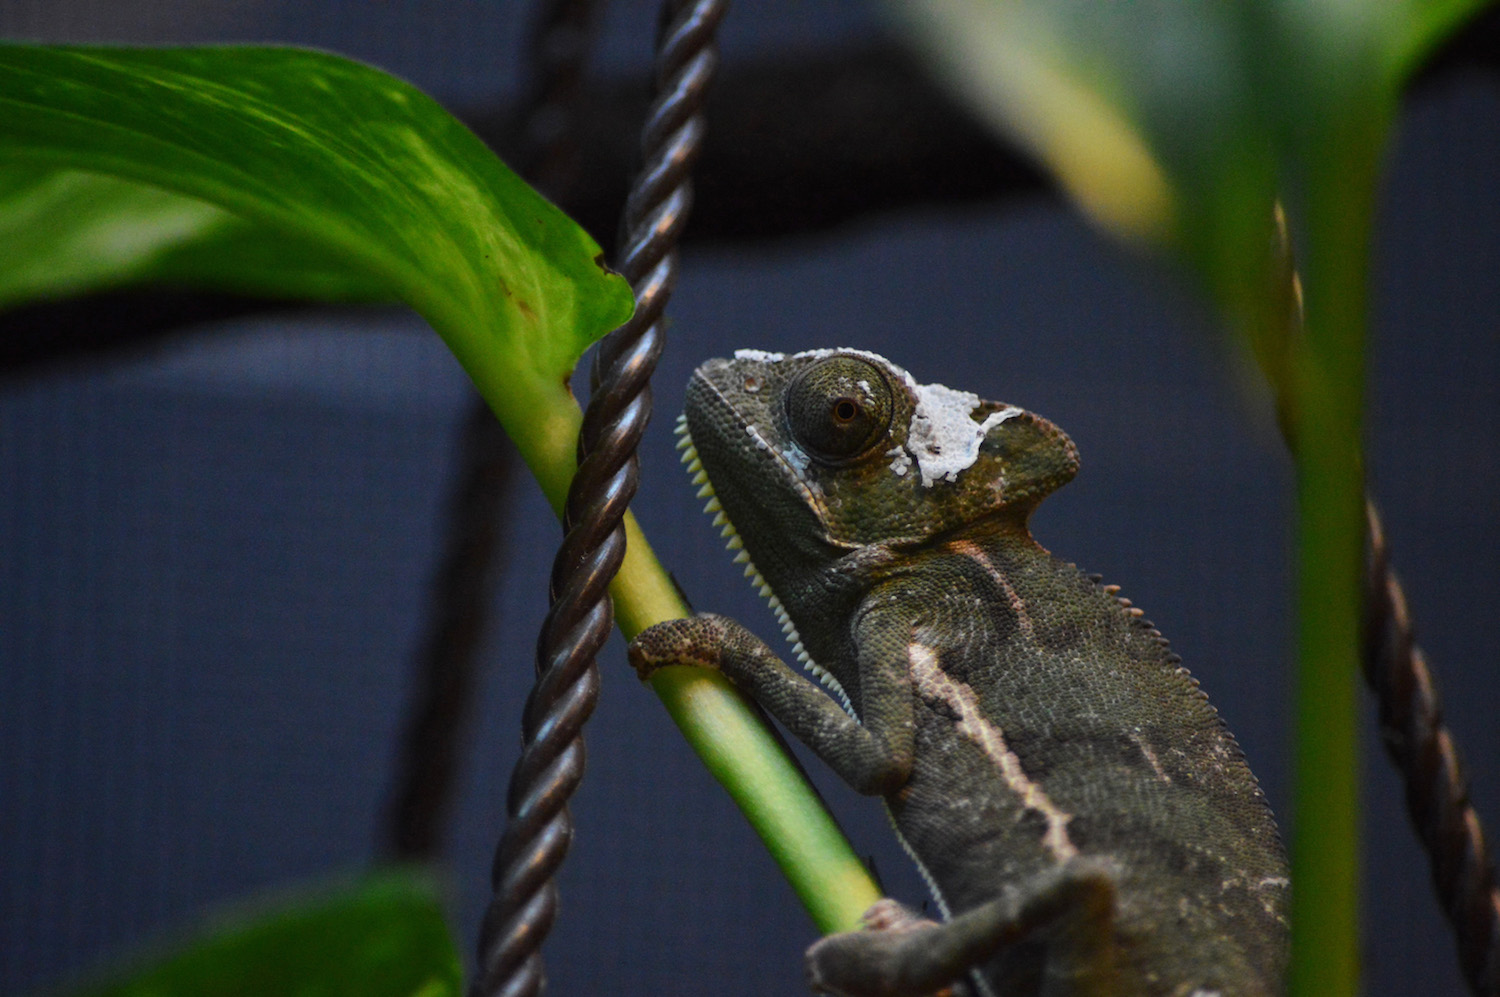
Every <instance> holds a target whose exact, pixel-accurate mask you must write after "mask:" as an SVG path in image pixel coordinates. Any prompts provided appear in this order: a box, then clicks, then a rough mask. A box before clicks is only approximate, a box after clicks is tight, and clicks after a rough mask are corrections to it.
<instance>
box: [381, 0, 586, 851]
mask: <svg viewBox="0 0 1500 997" xmlns="http://www.w3.org/2000/svg"><path fill="white" fill-rule="evenodd" d="M593 9H594V2H593V0H542V2H541V3H539V4H537V6H536V8H535V10H534V11H533V16H532V22H531V25H530V30H529V34H530V44H528V45H527V47H526V53H527V55H528V57H529V64H528V65H527V67H526V68H527V73H526V79H527V93H526V96H525V98H524V99H523V100H522V101H521V107H522V111H521V112H520V128H519V131H520V133H521V136H522V139H521V142H520V150H519V155H518V162H517V163H516V164H514V165H515V166H516V168H517V169H518V171H519V172H520V173H521V174H522V175H524V176H525V177H526V178H527V180H528V181H530V183H531V184H532V186H534V187H537V188H538V189H540V190H541V191H542V192H543V193H544V194H546V195H547V196H548V197H551V198H553V199H554V200H561V199H564V198H565V197H566V196H567V194H568V192H569V190H570V189H571V188H572V187H573V186H575V184H576V181H577V176H578V163H579V159H580V156H579V152H578V141H577V140H578V128H577V121H578V103H579V95H580V91H581V88H582V82H583V62H584V57H585V55H586V53H587V50H588V43H589V37H590V35H591V33H592V22H593ZM457 451H458V459H457V464H458V466H457V468H456V469H455V472H454V475H453V480H452V483H451V485H450V489H451V490H450V492H449V497H448V515H447V518H446V523H447V529H446V532H445V536H444V540H443V552H442V555H441V557H440V558H439V561H438V569H437V573H436V576H435V578H434V580H433V585H432V595H431V598H430V602H429V607H430V608H429V610H428V616H427V621H426V632H425V634H424V636H423V640H422V650H421V652H420V653H419V655H418V657H417V661H416V666H417V667H416V668H415V669H414V672H415V675H414V682H413V685H414V689H413V693H412V700H411V706H410V708H409V713H408V716H407V720H406V727H405V730H404V731H403V734H402V741H401V752H400V755H399V757H398V759H397V764H396V779H395V785H394V789H393V791H392V794H391V799H390V802H389V804H388V805H387V810H386V820H385V829H384V841H383V842H382V851H383V854H384V855H385V857H386V858H388V859H390V860H393V861H398V862H410V861H430V860H433V859H435V858H437V857H438V856H439V855H440V854H441V852H442V846H443V838H444V835H445V834H446V832H447V825H448V817H449V814H450V813H451V811H452V805H453V789H454V786H455V784H456V783H457V779H458V762H459V748H460V746H461V744H462V743H463V741H464V737H465V735H466V734H467V733H468V730H469V725H470V721H471V720H472V712H473V709H472V707H473V704H472V700H473V695H472V692H473V689H474V686H475V684H476V679H477V676H478V673H479V669H480V663H481V661H480V655H481V653H482V651H483V638H484V634H485V631H486V629H487V627H488V624H489V616H490V614H491V612H492V606H491V601H492V599H493V596H494V590H495V581H496V578H497V576H498V574H499V567H500V562H501V559H502V556H503V552H504V545H503V542H502V536H501V533H500V530H499V527H498V517H499V511H500V508H501V505H502V502H503V499H504V496H505V493H506V492H507V491H508V490H509V488H510V485H511V483H512V482H513V481H514V480H515V465H516V453H515V447H514V446H512V445H511V442H510V439H509V437H507V436H506V435H505V430H504V429H502V428H501V426H500V423H499V422H497V421H496V420H495V416H494V413H492V412H491V411H490V409H489V406H488V405H486V404H485V402H484V400H483V399H482V398H479V397H478V396H475V397H474V398H473V399H472V400H471V401H470V403H469V411H468V413H467V414H466V415H465V417H464V423H463V428H462V430H461V433H460V436H459V441H458V447H457Z"/></svg>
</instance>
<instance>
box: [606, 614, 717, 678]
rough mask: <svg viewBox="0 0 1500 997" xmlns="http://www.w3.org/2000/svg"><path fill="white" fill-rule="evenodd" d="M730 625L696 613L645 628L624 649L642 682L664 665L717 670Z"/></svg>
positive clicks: (715, 616)
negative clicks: (691, 666) (695, 614)
mask: <svg viewBox="0 0 1500 997" xmlns="http://www.w3.org/2000/svg"><path fill="white" fill-rule="evenodd" d="M729 624H730V621H729V620H727V619H725V618H724V617H722V616H717V615H715V614H713V613H699V614H698V615H697V616H689V617H687V618H685V619H681V620H668V621H667V622H665V623H658V624H656V625H655V626H652V627H647V628H646V629H645V630H642V631H641V632H640V633H639V634H637V635H636V638H635V640H633V641H631V642H630V646H629V647H628V648H627V649H626V651H627V654H628V655H629V658H630V665H631V667H632V668H634V669H635V673H636V674H637V675H639V676H640V678H641V681H642V682H644V681H646V680H647V679H649V678H650V677H651V676H652V675H654V674H656V673H657V672H658V671H659V670H661V669H663V668H666V667H667V666H668V665H693V666H695V667H698V668H712V669H714V670H716V671H717V670H718V668H719V655H720V651H721V649H722V648H723V646H724V639H725V636H726V635H727V633H728V629H729Z"/></svg>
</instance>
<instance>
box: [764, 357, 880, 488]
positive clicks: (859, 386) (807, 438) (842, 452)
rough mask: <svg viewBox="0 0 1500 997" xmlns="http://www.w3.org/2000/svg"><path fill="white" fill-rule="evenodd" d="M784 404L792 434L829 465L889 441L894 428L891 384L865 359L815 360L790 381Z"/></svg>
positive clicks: (837, 358) (853, 457) (805, 448)
mask: <svg viewBox="0 0 1500 997" xmlns="http://www.w3.org/2000/svg"><path fill="white" fill-rule="evenodd" d="M785 402H786V418H787V425H788V427H789V428H790V430H791V434H792V438H793V439H794V440H796V441H797V443H798V444H799V445H800V446H801V447H802V449H804V450H806V451H807V452H808V453H809V454H810V455H812V456H813V457H816V458H819V459H820V460H823V461H826V462H828V463H839V462H841V461H847V460H853V459H855V458H857V457H860V456H862V455H863V454H864V453H865V452H866V451H868V450H870V449H871V448H872V447H874V446H875V445H876V444H878V443H881V442H884V440H885V438H886V433H887V431H888V430H889V429H890V426H891V412H892V399H891V385H890V382H889V381H888V380H886V374H885V371H883V370H881V369H880V368H879V367H877V366H875V365H874V364H872V363H871V362H870V361H868V360H865V359H863V358H861V357H854V356H833V357H829V358H827V359H826V360H821V361H819V362H817V363H815V364H813V365H812V366H811V367H809V368H807V369H806V370H804V371H803V372H802V373H801V374H798V375H797V376H796V378H794V379H793V380H792V382H791V383H790V384H789V385H787V389H786V398H785Z"/></svg>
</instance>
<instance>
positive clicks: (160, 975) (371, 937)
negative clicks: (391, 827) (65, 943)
mask: <svg viewBox="0 0 1500 997" xmlns="http://www.w3.org/2000/svg"><path fill="white" fill-rule="evenodd" d="M219 921H220V923H219V924H217V925H216V926H215V927H214V928H212V929H211V930H210V931H209V932H208V933H207V934H206V935H205V936H204V937H202V938H200V939H199V940H197V941H196V942H194V943H191V944H190V945H189V946H188V947H186V948H184V949H183V950H182V951H181V952H178V953H176V954H172V955H167V956H164V957H162V958H161V959H160V961H154V962H152V963H149V964H147V965H145V966H143V967H141V968H138V969H136V970H135V971H133V972H126V973H122V974H121V975H120V976H118V977H117V978H115V979H112V980H108V981H105V982H100V983H97V984H92V985H89V986H85V987H81V988H78V989H75V990H70V991H66V994H65V997H137V995H139V997H144V995H147V994H149V995H152V997H174V995H182V997H189V995H193V997H239V995H244V997H251V995H254V997H262V995H267V994H299V995H302V997H316V995H320V994H360V995H362V997H454V995H457V994H458V993H459V992H460V982H461V981H460V968H459V963H458V955H457V953H456V952H455V951H454V947H453V942H452V940H451V939H450V938H449V935H448V927H447V925H446V923H445V922H444V921H443V913H442V908H441V905H440V903H439V899H438V895H437V891H436V889H435V888H434V886H433V884H432V882H431V881H430V880H429V879H427V878H426V877H423V876H420V875H417V874H414V873H405V872H397V873H384V874H381V875H379V876H372V877H370V878H368V879H366V880H365V881H364V882H362V883H360V884H357V885H352V886H345V887H340V888H337V889H325V890H321V891H315V892H310V893H307V894H305V895H302V896H298V897H295V898H284V899H282V900H280V901H278V902H277V903H275V904H274V905H267V906H263V907H262V908H260V909H259V910H256V911H252V910H249V909H246V910H242V911H240V912H238V913H232V914H228V915H225V916H224V917H222V918H220V919H219Z"/></svg>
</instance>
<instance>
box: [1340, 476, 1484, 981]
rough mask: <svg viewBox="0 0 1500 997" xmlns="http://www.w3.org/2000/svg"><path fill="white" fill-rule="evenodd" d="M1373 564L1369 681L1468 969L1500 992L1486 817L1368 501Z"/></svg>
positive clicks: (1368, 599) (1368, 594)
mask: <svg viewBox="0 0 1500 997" xmlns="http://www.w3.org/2000/svg"><path fill="white" fill-rule="evenodd" d="M1365 519H1366V522H1367V529H1368V531H1369V542H1370V559H1369V564H1368V569H1369V570H1368V575H1367V577H1366V589H1365V613H1366V620H1367V622H1366V631H1365V680H1366V681H1367V682H1368V683H1369V685H1370V688H1371V689H1373V690H1374V692H1375V694H1376V697H1377V698H1378V699H1379V701H1380V732H1381V736H1382V739H1383V740H1384V741H1385V748H1386V753H1387V754H1389V755H1390V757H1391V761H1392V763H1393V764H1395V766H1396V768H1397V769H1398V770H1400V772H1401V775H1402V777H1403V780H1404V781H1405V783H1406V809H1407V811H1408V813H1409V814H1410V815H1411V820H1412V824H1413V825H1414V826H1415V827H1416V831H1417V836H1418V837H1419V838H1420V839H1421V841H1422V847H1423V848H1425V849H1426V850H1427V854H1428V857H1429V859H1430V861H1431V863H1432V879H1433V884H1434V886H1435V887H1436V888H1437V894H1438V901H1439V903H1441V904H1442V907H1443V913H1445V914H1446V915H1447V916H1448V921H1449V923H1450V924H1452V925H1453V932H1454V935H1455V937H1456V939H1457V942H1458V959H1459V964H1460V965H1461V966H1462V967H1463V972H1464V978H1465V979H1466V980H1468V983H1469V988H1470V990H1472V991H1473V992H1474V994H1476V995H1477V997H1496V995H1500V889H1497V888H1496V885H1495V867H1494V863H1493V861H1492V859H1491V856H1490V851H1489V846H1488V845H1487V844H1486V842H1485V839H1484V828H1483V827H1482V826H1481V825H1480V823H1479V815H1478V814H1477V813H1475V812H1474V807H1473V805H1472V804H1471V803H1470V802H1469V780H1468V777H1467V776H1466V775H1465V774H1464V769H1463V761H1462V759H1461V758H1460V756H1459V751H1458V747H1457V745H1455V744H1454V742H1453V735H1452V734H1451V733H1450V732H1449V730H1448V727H1447V725H1446V724H1445V723H1444V722H1443V703H1442V698H1441V697H1440V696H1439V694H1438V690H1437V683H1436V682H1435V681H1434V679H1433V675H1432V671H1431V669H1429V668H1428V665H1427V658H1426V656H1425V655H1424V654H1423V653H1422V649H1421V648H1420V647H1418V646H1417V645H1416V643H1415V639H1414V637H1413V627H1412V620H1411V615H1410V613H1408V612H1407V608H1406V593H1405V592H1403V591H1402V589H1401V582H1400V580H1399V579H1397V577H1396V573H1395V572H1394V571H1393V570H1391V566H1390V551H1389V548H1388V547H1387V545H1386V540H1385V531H1384V530H1383V529H1382V527H1381V523H1380V516H1379V514H1378V513H1377V512H1376V511H1375V506H1374V504H1373V503H1372V502H1369V501H1366V503H1365Z"/></svg>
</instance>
